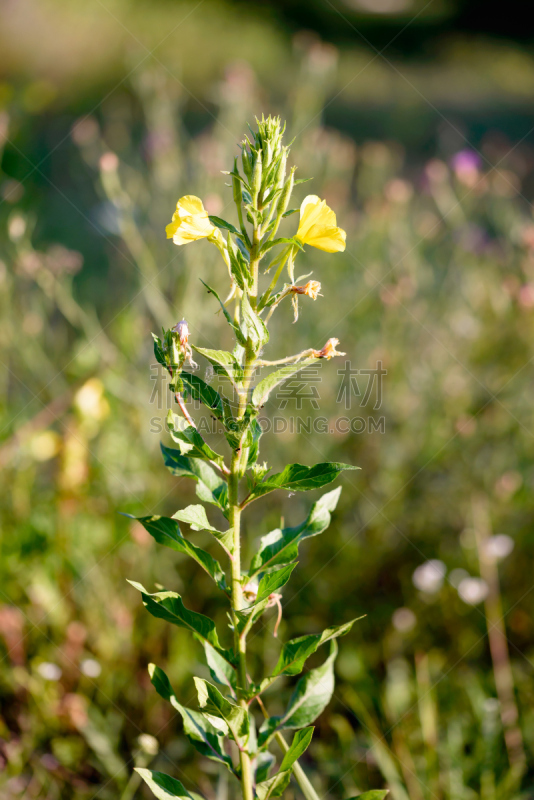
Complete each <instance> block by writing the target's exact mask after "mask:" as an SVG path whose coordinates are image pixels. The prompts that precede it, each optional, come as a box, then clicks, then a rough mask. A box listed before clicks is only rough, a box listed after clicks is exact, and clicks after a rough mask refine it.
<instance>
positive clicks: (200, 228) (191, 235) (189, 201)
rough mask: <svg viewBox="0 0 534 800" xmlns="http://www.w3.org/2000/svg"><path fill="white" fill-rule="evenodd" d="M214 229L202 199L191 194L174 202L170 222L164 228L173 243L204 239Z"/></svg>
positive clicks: (186, 242) (211, 233) (187, 242)
mask: <svg viewBox="0 0 534 800" xmlns="http://www.w3.org/2000/svg"><path fill="white" fill-rule="evenodd" d="M216 230H217V228H215V227H214V226H213V225H212V224H211V222H210V219H209V216H208V212H207V211H206V210H205V209H204V206H203V205H202V200H201V199H200V198H199V197H195V196H194V195H192V194H186V195H185V197H180V199H179V200H178V202H177V203H176V211H175V212H174V214H173V215H172V222H170V223H169V224H168V225H167V227H166V228H165V231H166V233H167V239H172V240H173V242H174V244H189V242H196V241H197V240H198V239H206V238H207V237H208V236H212V235H213V233H214V232H215V231H216Z"/></svg>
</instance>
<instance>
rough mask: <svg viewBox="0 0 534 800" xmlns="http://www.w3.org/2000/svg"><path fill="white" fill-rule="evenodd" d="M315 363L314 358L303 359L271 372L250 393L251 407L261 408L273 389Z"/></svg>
mask: <svg viewBox="0 0 534 800" xmlns="http://www.w3.org/2000/svg"><path fill="white" fill-rule="evenodd" d="M316 361H317V359H316V358H305V359H304V360H303V361H298V362H297V363H296V364H288V365H287V366H286V367H282V368H281V369H277V370H275V371H274V372H271V374H270V375H267V377H266V378H264V379H263V380H262V381H260V382H259V383H258V385H257V386H255V387H254V391H253V392H252V405H253V406H254V407H255V408H261V407H262V406H263V405H264V404H265V403H266V402H267V399H268V397H269V395H270V393H271V392H272V390H273V389H275V388H276V387H277V386H279V385H280V384H281V383H283V382H284V381H286V380H287V379H288V378H290V377H291V376H292V375H295V374H296V373H297V372H299V371H300V370H301V369H304V367H307V366H309V365H310V364H312V363H313V362H316Z"/></svg>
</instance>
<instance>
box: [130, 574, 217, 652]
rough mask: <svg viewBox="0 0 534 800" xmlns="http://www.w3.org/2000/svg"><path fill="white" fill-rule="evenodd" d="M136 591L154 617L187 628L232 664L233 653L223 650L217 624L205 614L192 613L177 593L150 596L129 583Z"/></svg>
mask: <svg viewBox="0 0 534 800" xmlns="http://www.w3.org/2000/svg"><path fill="white" fill-rule="evenodd" d="M128 583H130V584H131V585H132V586H133V587H134V589H137V590H138V591H140V592H141V594H142V597H143V605H144V606H145V608H146V609H147V611H149V612H150V613H151V614H152V616H153V617H158V618H159V619H164V620H166V621H167V622H172V624H173V625H176V626H177V627H178V628H185V629H186V630H188V631H191V632H192V633H195V634H196V635H197V636H198V637H199V638H200V639H201V640H204V641H207V642H208V644H211V646H212V647H213V648H215V650H217V652H218V653H219V654H220V655H221V656H222V657H223V658H224V659H226V661H228V663H229V664H232V656H231V653H230V652H228V651H227V650H223V648H222V647H221V645H220V643H219V637H218V636H217V631H216V629H215V623H214V622H213V621H212V620H211V619H210V618H209V617H205V616H204V614H199V613H198V612H197V611H190V610H189V609H188V608H186V607H185V606H184V604H183V602H182V598H181V597H180V595H179V594H177V593H176V592H167V591H165V590H163V591H161V592H154V593H153V594H150V592H147V590H146V589H145V588H144V586H142V584H140V583H137V582H136V581H128Z"/></svg>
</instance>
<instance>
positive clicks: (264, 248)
mask: <svg viewBox="0 0 534 800" xmlns="http://www.w3.org/2000/svg"><path fill="white" fill-rule="evenodd" d="M277 244H292V245H294V246H295V247H298V248H299V250H304V248H303V246H302V244H301V243H300V242H299V240H298V239H297V238H296V237H293V238H291V239H286V238H284V237H282V238H280V239H271V241H270V242H265V244H264V245H263V246H262V248H261V250H260V258H261V257H262V256H263V255H265V253H266V252H267V251H268V250H270V249H271V247H274V246H275V245H277Z"/></svg>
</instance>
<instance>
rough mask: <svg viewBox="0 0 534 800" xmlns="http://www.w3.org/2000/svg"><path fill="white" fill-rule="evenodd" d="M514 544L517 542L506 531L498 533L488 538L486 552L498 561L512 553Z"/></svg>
mask: <svg viewBox="0 0 534 800" xmlns="http://www.w3.org/2000/svg"><path fill="white" fill-rule="evenodd" d="M514 546H515V542H514V540H513V539H512V537H511V536H507V535H506V533H498V534H497V535H496V536H491V537H490V538H489V539H488V540H487V542H486V553H487V554H488V555H490V556H492V557H493V558H494V559H495V560H496V561H500V560H501V559H502V558H506V556H509V555H510V553H511V552H512V550H513V549H514Z"/></svg>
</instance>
